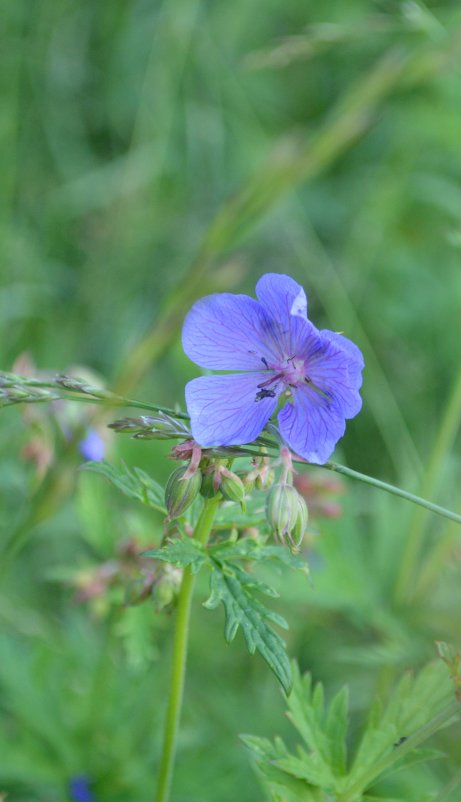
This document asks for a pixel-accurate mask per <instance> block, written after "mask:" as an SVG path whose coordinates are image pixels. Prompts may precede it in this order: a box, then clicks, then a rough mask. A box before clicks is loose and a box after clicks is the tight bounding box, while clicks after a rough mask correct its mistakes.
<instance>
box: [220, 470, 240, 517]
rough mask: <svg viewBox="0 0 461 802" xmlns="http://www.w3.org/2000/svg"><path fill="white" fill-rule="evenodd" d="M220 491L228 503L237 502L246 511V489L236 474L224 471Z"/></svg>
mask: <svg viewBox="0 0 461 802" xmlns="http://www.w3.org/2000/svg"><path fill="white" fill-rule="evenodd" d="M220 490H221V493H222V494H223V496H224V498H226V499H227V500H228V501H236V502H237V503H238V504H240V505H241V506H242V509H244V507H245V487H244V484H243V482H242V480H241V479H240V476H237V474H236V473H234V472H233V471H229V470H228V469H227V468H225V469H224V470H222V471H221V484H220Z"/></svg>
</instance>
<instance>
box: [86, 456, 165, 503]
mask: <svg viewBox="0 0 461 802" xmlns="http://www.w3.org/2000/svg"><path fill="white" fill-rule="evenodd" d="M82 470H85V471H91V472H92V473H98V474H100V475H101V476H105V477H106V479H108V480H109V482H111V483H112V484H113V485H114V486H115V487H117V488H118V489H119V490H121V491H122V493H123V494H124V495H125V496H129V498H134V499H136V500H137V501H140V502H141V503H142V504H145V505H147V506H148V507H151V508H152V509H154V510H158V512H161V513H164V514H166V507H165V501H164V491H163V488H162V486H161V485H159V483H158V482H156V481H155V479H152V477H151V476H149V475H148V474H147V473H145V471H143V470H141V468H131V469H130V468H128V467H127V466H126V465H125V464H124V463H123V462H122V464H121V465H120V466H115V465H111V464H110V463H109V462H105V461H104V460H101V461H100V462H87V463H85V465H84V466H83V467H82Z"/></svg>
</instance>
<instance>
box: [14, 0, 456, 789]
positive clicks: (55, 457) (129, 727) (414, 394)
mask: <svg viewBox="0 0 461 802" xmlns="http://www.w3.org/2000/svg"><path fill="white" fill-rule="evenodd" d="M1 15H2V33H1V36H2V43H1V49H0V60H1V71H0V76H1V77H0V81H1V95H2V97H1V107H0V140H1V148H0V160H1V181H0V248H1V268H0V316H1V321H0V322H1V327H2V336H1V338H0V355H1V359H0V363H1V367H2V368H3V369H4V370H12V369H17V370H18V372H25V371H31V372H33V371H36V372H39V371H40V372H48V373H50V374H53V373H55V372H66V371H69V370H71V369H72V368H74V370H76V372H77V374H78V373H83V372H84V371H85V370H90V371H92V372H93V373H94V374H96V375H98V376H99V377H100V379H101V380H102V381H104V382H105V383H106V384H107V386H109V387H112V388H116V389H117V390H118V391H120V392H122V393H124V394H126V395H131V396H133V397H136V398H144V399H147V400H151V401H155V402H158V403H161V404H165V405H168V406H174V405H175V404H179V405H183V403H184V401H183V388H184V384H185V382H186V381H187V380H188V379H190V378H192V377H193V376H195V375H197V368H196V367H195V366H194V365H192V364H191V363H190V362H189V361H188V360H187V358H186V357H185V356H184V354H183V353H182V350H181V344H180V330H181V321H182V319H183V316H184V314H185V312H186V311H187V309H188V308H189V307H190V305H191V304H192V302H193V301H194V300H195V299H196V298H197V297H200V296H202V295H204V294H206V293H209V292H214V291H220V290H226V291H236V292H247V293H249V294H251V293H252V292H253V290H254V285H255V282H256V280H257V278H258V277H259V276H260V275H261V274H263V273H265V272H268V271H275V272H284V273H288V274H290V275H291V276H293V277H294V278H295V279H297V280H298V281H299V282H300V283H301V284H303V286H304V287H305V289H306V291H307V293H308V296H309V303H310V316H311V317H312V319H313V321H314V322H315V323H316V325H318V326H319V327H321V326H325V327H328V328H333V329H335V330H338V331H343V332H344V333H346V334H347V335H348V336H349V337H351V338H352V339H353V340H355V341H356V342H357V343H358V344H359V345H360V347H361V348H362V350H363V352H364V354H365V360H366V372H365V383H364V389H363V398H364V408H363V411H362V413H361V414H360V416H359V417H358V418H357V419H356V420H354V421H352V422H350V424H349V426H348V430H347V434H346V437H345V438H344V440H343V441H342V443H341V444H340V447H339V449H338V452H337V454H336V456H337V458H338V461H344V462H347V464H349V465H350V466H351V467H353V468H356V469H358V470H361V471H364V472H366V473H370V474H372V475H375V476H378V477H380V478H382V479H385V480H387V481H391V482H394V483H396V484H400V485H402V486H404V487H406V488H407V489H409V490H413V491H415V492H420V493H423V494H426V495H427V496H429V497H431V498H432V499H433V500H436V501H439V503H442V504H446V505H447V506H450V507H452V508H457V507H458V506H459V481H460V459H459V439H458V440H457V439H456V438H457V431H458V424H459V419H460V413H461V372H460V364H461V361H460V355H461V343H460V333H461V332H460V324H461V316H460V305H461V268H460V256H461V183H460V181H461V145H460V143H461V69H460V67H461V12H460V9H459V4H458V3H457V2H455V1H454V2H452V3H447V2H445V3H442V2H427V3H426V4H423V3H421V2H413V1H412V0H409V1H408V2H397V1H396V2H392V0H389V1H388V2H385V0H383V2H378V1H377V2H366V1H365V0H348V2H335V0H324V2H322V3H316V2H310V0H305V1H304V0H302V1H301V0H283V1H282V0H264V2H262V0H253V2H251V3H248V2H244V0H234V2H232V3H222V2H221V3H219V2H218V3H207V2H204V1H203V0H164V2H157V0H111V2H93V1H92V0H78V2H71V1H70V0H62V2H56V0H38V1H37V2H33V3H31V2H27V0H15V1H14V2H5V1H4V2H3V3H2V4H1ZM89 414H90V413H89V412H88V415H89ZM81 415H82V409H81V408H79V409H78V410H70V411H67V412H65V411H63V410H59V412H56V411H54V412H52V413H50V412H49V411H48V412H47V411H46V410H45V408H44V407H41V408H40V410H38V408H34V410H33V411H32V410H31V409H30V408H29V409H28V410H27V411H25V410H24V408H21V407H19V406H12V407H7V408H5V409H3V410H2V411H1V415H0V449H1V465H0V494H1V512H0V519H1V527H2V538H3V542H4V543H8V542H9V539H10V538H11V535H12V533H14V532H18V531H19V532H20V533H21V541H22V544H23V547H22V548H21V550H20V551H18V553H17V554H16V556H15V560H14V561H10V562H8V564H7V565H6V569H5V570H4V571H3V576H2V580H1V588H0V620H1V631H2V633H3V634H2V641H1V652H0V708H1V710H2V718H1V725H0V792H1V791H2V790H4V791H5V792H8V797H7V799H8V802H10V800H11V802H68V800H70V799H71V798H72V797H71V796H70V795H69V794H70V790H69V789H70V786H69V783H70V782H71V780H72V778H75V777H79V776H84V777H86V778H87V779H88V782H90V783H91V787H92V788H93V791H94V794H95V799H96V800H97V801H98V802H106V800H107V802H109V800H110V802H119V801H120V802H125V801H126V800H127V799H130V800H133V802H137V800H145V799H147V798H149V797H150V796H151V795H152V786H153V778H154V776H155V772H156V765H157V763H156V761H157V759H158V752H159V748H160V735H161V730H160V727H161V722H162V714H163V706H164V696H165V689H166V685H167V672H168V666H169V656H170V639H171V626H172V621H173V619H172V617H171V616H168V615H167V614H158V615H156V614H155V613H154V612H153V609H152V607H151V606H149V605H142V606H139V607H133V608H127V609H124V610H123V611H120V609H119V608H116V605H113V604H111V602H110V600H108V599H107V598H105V597H101V598H100V599H98V603H97V604H96V603H93V604H79V603H77V602H76V601H75V592H74V589H73V587H72V585H73V584H74V585H75V583H76V582H78V581H79V579H78V578H79V577H80V579H81V577H82V572H83V574H84V573H85V571H91V570H92V569H94V567H95V566H97V565H98V564H101V563H104V562H107V561H110V560H111V559H113V558H114V555H115V554H117V549H120V544H121V543H123V542H126V540H127V539H130V538H136V539H137V541H138V542H139V543H141V544H146V543H156V542H159V540H160V538H161V534H162V525H161V519H160V518H155V516H152V515H151V514H148V513H147V512H146V511H144V510H141V511H139V510H138V508H137V506H136V505H135V503H134V502H133V503H132V502H130V501H129V500H127V499H123V498H121V497H119V496H118V495H117V493H116V491H115V489H113V488H111V487H110V486H109V485H106V484H105V483H104V480H103V479H101V478H99V477H95V476H90V475H82V474H81V472H79V470H78V468H79V465H81V463H82V456H81V454H80V453H79V450H78V447H77V446H76V445H75V444H74V445H75V447H69V442H68V439H66V436H64V435H63V432H65V431H67V429H68V428H69V427H70V428H71V427H72V425H74V423H75V420H76V418H77V416H81ZM60 416H61V417H60ZM62 416H64V417H62ZM66 416H68V417H66ZM57 418H59V420H58V421H57ZM64 419H65V420H64ZM63 420H64V422H63ZM79 420H80V423H81V419H79ZM105 422H106V421H102V423H101V427H102V429H103V428H104V427H103V426H102V424H104V423H105ZM106 445H107V456H108V459H111V460H113V461H117V460H119V459H120V458H123V459H124V460H126V462H127V463H129V464H134V465H138V466H140V467H142V468H143V469H144V470H146V471H148V472H149V473H151V474H152V475H153V476H155V477H156V478H157V479H158V480H160V481H164V480H165V479H166V477H167V476H168V474H169V472H170V471H171V469H172V463H171V462H170V461H169V460H168V458H167V456H166V454H167V448H166V447H165V446H164V445H162V444H156V443H153V442H145V443H140V442H133V441H128V440H125V439H122V438H119V439H115V438H113V439H110V437H109V436H108V435H107V443H106ZM340 505H341V514H339V515H338V517H336V518H325V517H320V516H317V517H314V518H313V520H312V533H311V537H310V544H309V546H310V552H311V555H310V556H311V562H312V566H313V573H314V583H313V586H312V587H307V586H306V585H305V584H304V583H303V582H302V581H301V580H299V582H297V581H293V579H292V577H287V576H284V575H283V574H281V575H280V576H279V577H278V579H277V582H278V589H279V591H280V593H281V599H280V602H279V604H278V608H279V610H280V611H281V612H282V613H283V614H284V615H285V616H286V617H287V619H288V620H289V622H290V626H291V629H290V632H289V633H288V636H287V640H288V648H289V651H290V653H291V654H292V655H293V656H294V657H297V659H298V660H299V661H300V665H301V667H302V669H303V670H310V671H312V673H313V675H314V677H315V679H321V680H322V681H324V682H325V685H326V688H327V692H333V691H334V690H336V689H337V688H338V687H339V686H340V685H341V684H343V683H344V682H347V683H348V684H349V685H350V686H351V694H352V700H353V702H352V707H353V709H352V714H353V720H354V721H356V722H358V723H356V724H354V726H356V727H358V726H359V722H360V720H361V717H363V716H364V715H365V714H366V712H367V710H368V707H369V704H370V699H371V696H372V694H373V693H375V692H376V691H379V692H380V693H382V694H383V697H384V698H385V695H386V693H387V692H388V690H389V689H390V688H391V687H392V686H393V684H394V683H395V681H396V677H398V676H400V675H401V673H402V672H403V671H404V670H405V669H407V668H416V667H418V666H419V665H420V664H421V663H423V662H424V661H425V660H427V659H430V658H431V657H432V656H434V653H435V651H434V641H435V640H437V639H439V640H440V639H447V640H450V641H452V642H454V643H456V642H457V641H458V644H459V640H460V632H459V602H460V591H459V579H460V560H461V553H460V551H459V531H458V530H457V528H456V525H451V524H449V523H447V522H445V521H444V520H442V519H436V518H434V517H433V516H428V515H426V514H423V513H420V512H419V511H416V512H415V511H414V510H412V509H410V508H409V506H408V505H406V504H405V503H404V502H401V501H398V500H395V499H393V498H391V497H384V496H383V495H381V494H379V492H378V491H375V490H373V489H370V488H363V487H362V486H359V485H357V484H356V485H352V484H351V483H349V484H347V486H346V485H345V486H344V493H343V494H342V495H341V497H340ZM330 512H331V510H330ZM337 512H338V511H337ZM205 594H206V587H205V585H204V586H203V587H201V588H200V590H199V592H198V594H197V602H196V606H195V610H194V614H195V623H194V632H193V638H192V646H191V654H190V667H189V671H190V673H189V679H188V686H187V697H186V707H185V714H184V722H183V730H182V736H181V742H180V752H179V760H178V770H177V777H176V781H175V790H174V795H173V800H174V802H180V800H184V802H227V800H229V799H235V798H238V799H239V800H241V802H250V800H251V802H253V801H254V800H256V799H261V800H263V799H264V798H265V796H264V791H263V789H262V787H261V786H260V785H259V782H258V779H257V777H256V775H255V773H254V770H253V768H252V765H251V762H250V760H249V759H248V757H247V755H246V753H245V752H244V749H243V747H242V745H241V744H240V743H239V741H238V733H241V732H254V733H258V734H264V735H267V736H270V735H272V734H275V733H277V732H283V733H285V732H288V731H289V730H288V724H287V723H286V722H285V720H284V718H283V715H282V714H283V710H284V702H283V698H282V696H281V694H280V692H279V690H278V688H277V685H276V682H275V680H274V678H273V677H272V676H271V675H269V672H268V670H267V668H266V667H265V665H264V664H263V663H262V661H261V660H260V659H259V658H258V657H253V658H251V657H249V656H248V655H247V654H246V652H245V647H244V643H243V639H242V638H240V637H239V638H238V639H237V641H236V642H235V643H234V644H233V645H232V646H231V647H228V646H226V645H225V644H224V641H223V638H222V614H221V612H220V611H219V612H217V613H216V612H215V613H211V612H209V611H207V610H204V609H203V608H202V607H201V606H200V601H201V600H203V599H204V598H205ZM423 704H424V700H422V705H423ZM441 743H442V748H443V750H444V751H445V753H446V755H447V757H446V758H445V759H444V760H442V761H436V762H435V763H431V764H430V765H423V766H421V767H420V768H419V769H416V770H415V771H414V772H413V774H412V779H411V787H412V788H413V790H415V789H416V794H417V793H419V791H418V789H420V792H421V793H422V792H423V791H424V792H427V791H431V790H437V789H438V788H440V787H442V786H443V783H444V782H446V781H447V779H448V778H449V777H450V776H452V774H453V773H454V772H455V770H456V767H457V766H459V762H460V760H461V752H460V750H459V746H457V743H459V738H457V737H456V734H453V733H451V736H450V733H448V734H446V735H444V736H443V737H442V739H441ZM415 772H416V773H415ZM401 782H402V783H403V784H405V779H404V778H403V779H402V781H401ZM408 782H409V783H410V781H408ZM456 793H457V792H456V790H455V791H454V795H452V796H450V800H451V799H453V800H454V799H456ZM415 798H419V797H415Z"/></svg>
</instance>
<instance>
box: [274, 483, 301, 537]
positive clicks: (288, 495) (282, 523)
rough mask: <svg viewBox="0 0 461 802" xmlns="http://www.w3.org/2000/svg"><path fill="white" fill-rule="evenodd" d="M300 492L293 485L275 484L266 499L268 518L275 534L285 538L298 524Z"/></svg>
mask: <svg viewBox="0 0 461 802" xmlns="http://www.w3.org/2000/svg"><path fill="white" fill-rule="evenodd" d="M298 498H299V496H298V492H297V491H296V490H295V488H294V487H293V486H292V485H287V484H276V485H273V487H272V488H271V490H270V491H269V493H268V496H267V501H266V518H267V520H268V522H269V525H270V526H271V528H272V529H273V531H274V533H275V535H276V536H277V537H278V538H279V539H280V540H283V538H284V536H285V535H287V534H288V533H291V532H292V530H293V529H294V528H295V526H296V522H297V520H298V516H299V514H300V507H299V502H298Z"/></svg>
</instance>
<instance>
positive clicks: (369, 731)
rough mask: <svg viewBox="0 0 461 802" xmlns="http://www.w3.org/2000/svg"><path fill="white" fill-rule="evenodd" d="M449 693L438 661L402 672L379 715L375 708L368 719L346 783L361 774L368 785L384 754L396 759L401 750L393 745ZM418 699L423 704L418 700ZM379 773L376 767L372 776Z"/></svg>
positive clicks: (441, 704)
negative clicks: (373, 768)
mask: <svg viewBox="0 0 461 802" xmlns="http://www.w3.org/2000/svg"><path fill="white" fill-rule="evenodd" d="M452 696H453V691H452V686H451V683H450V679H449V677H448V675H447V670H446V668H445V666H444V664H443V663H442V662H441V661H437V662H431V663H429V664H428V665H427V666H425V668H423V669H422V670H421V671H420V673H419V674H418V675H417V676H415V677H414V676H412V674H410V673H408V674H405V675H404V676H403V678H402V679H401V680H400V682H399V683H398V685H397V687H396V688H395V690H394V692H393V694H392V696H391V698H390V699H389V702H388V704H387V706H386V707H385V708H384V709H383V711H382V712H381V715H378V714H377V713H378V711H375V712H374V714H373V716H372V718H371V720H370V721H369V722H368V725H367V727H366V729H365V731H364V733H363V736H362V738H361V740H360V743H359V745H358V748H357V752H356V755H355V759H354V762H353V764H352V767H351V770H350V774H349V778H348V779H349V783H348V785H356V784H357V783H359V782H360V780H361V777H365V776H366V777H367V785H369V784H370V780H369V779H368V778H369V777H370V770H371V769H372V767H373V765H374V764H377V763H378V761H379V760H381V759H382V758H384V757H385V756H387V755H389V756H391V757H392V758H394V759H393V760H392V761H391V763H392V764H393V763H397V761H400V760H401V759H402V758H403V756H404V755H405V752H404V753H403V754H402V753H401V749H402V747H401V746H396V744H398V743H399V740H400V739H402V738H404V739H408V738H409V736H411V735H414V734H415V733H416V732H417V731H418V730H419V729H420V728H422V727H423V726H424V725H425V724H426V723H427V722H428V721H429V720H430V719H431V718H432V717H433V716H434V715H435V714H436V713H437V712H438V711H440V710H441V709H442V708H443V707H444V706H445V705H447V704H448V703H449V702H450V700H451V699H452ZM422 699H424V704H421V700H422ZM402 746H404V744H403V743H402ZM381 773H382V772H380V771H378V772H377V773H376V777H378V776H380V774H381ZM364 781H365V780H364ZM364 787H366V786H364Z"/></svg>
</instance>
